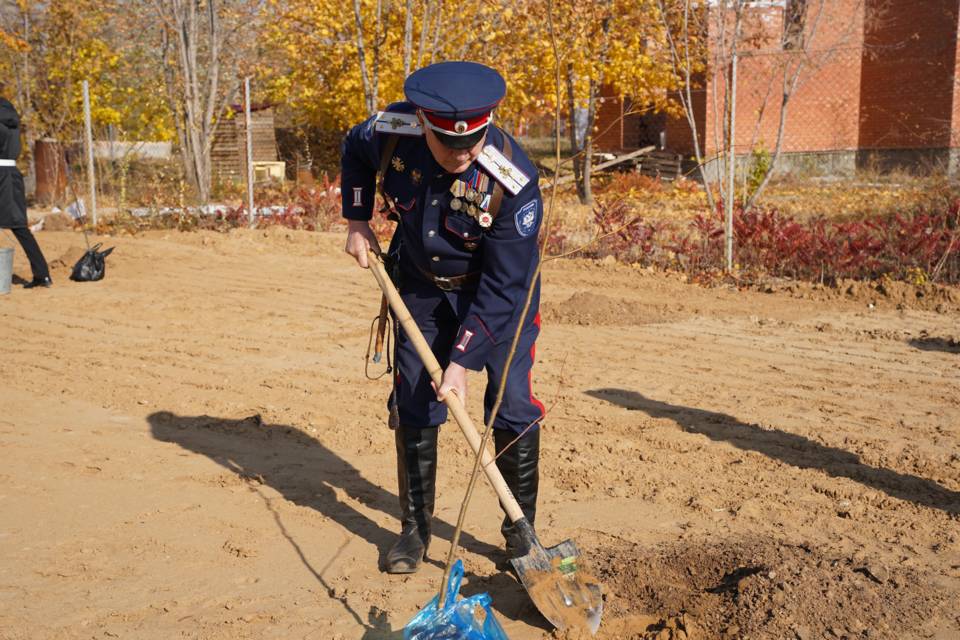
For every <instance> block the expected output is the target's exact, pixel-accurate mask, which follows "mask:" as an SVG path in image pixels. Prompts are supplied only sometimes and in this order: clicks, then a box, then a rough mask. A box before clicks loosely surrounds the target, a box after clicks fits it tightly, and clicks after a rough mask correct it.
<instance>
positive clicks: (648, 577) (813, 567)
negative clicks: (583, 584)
mask: <svg viewBox="0 0 960 640" xmlns="http://www.w3.org/2000/svg"><path fill="white" fill-rule="evenodd" d="M588 554H589V555H590V557H591V558H592V559H593V563H594V566H593V569H594V571H595V572H596V573H597V575H598V577H599V578H600V579H601V580H602V581H603V582H604V583H605V586H606V588H607V591H608V594H607V597H606V600H605V606H606V612H605V624H604V626H603V632H602V633H601V634H599V635H598V636H597V638H598V640H600V639H607V638H609V639H610V640H613V639H614V638H618V639H623V638H630V639H636V640H701V639H703V638H769V639H771V640H773V639H781V638H796V639H797V640H813V639H814V638H837V639H844V638H849V639H853V638H890V639H891V640H893V639H894V638H900V637H902V635H901V631H902V630H904V629H909V630H913V631H914V632H916V633H918V634H919V633H920V632H921V631H922V629H923V628H924V627H925V625H926V624H927V623H928V622H929V619H930V617H931V616H932V615H934V614H935V613H936V612H937V611H938V610H939V608H940V607H941V606H943V605H944V604H945V603H946V602H947V600H948V598H947V595H946V594H945V593H944V591H943V589H942V588H940V587H937V586H936V584H935V583H932V582H931V580H930V579H929V576H924V575H921V574H918V572H916V571H914V570H910V569H903V568H896V567H888V566H886V565H884V564H882V563H881V562H878V561H877V560H868V559H867V558H866V557H865V555H864V554H862V553H861V554H854V555H852V556H833V555H830V554H825V553H823V552H821V551H819V550H817V549H816V548H814V547H811V546H810V545H806V544H803V545H792V544H779V543H776V542H773V541H769V540H760V539H751V538H745V539H743V540H738V541H729V540H728V541H724V542H723V543H710V542H699V543H698V542H694V541H688V542H685V543H683V544H673V545H669V546H662V547H657V548H645V547H643V546H641V545H636V544H625V543H622V542H614V543H613V544H611V545H610V546H603V547H599V548H595V549H591V550H589V551H588ZM891 627H894V628H896V629H897V630H900V631H894V629H893V628H891ZM581 635H582V634H573V633H571V634H570V637H580V636H581ZM561 637H563V636H561ZM584 638H585V636H584Z"/></svg>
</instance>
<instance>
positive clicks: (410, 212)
mask: <svg viewBox="0 0 960 640" xmlns="http://www.w3.org/2000/svg"><path fill="white" fill-rule="evenodd" d="M387 110H388V111H390V112H403V113H414V112H415V107H414V106H413V105H411V104H410V103H397V104H394V105H391V106H390V107H388V109H387ZM375 120H376V117H372V118H370V119H369V120H367V121H365V122H363V123H361V124H359V125H357V126H355V127H354V128H353V129H351V130H350V131H349V133H347V136H346V138H345V139H344V142H343V147H342V156H341V170H342V175H341V188H342V194H343V216H344V217H345V218H347V219H349V220H370V219H371V217H372V213H373V207H374V200H375V197H376V174H377V171H378V169H379V167H380V161H381V150H382V148H383V145H385V144H386V142H387V138H388V137H389V136H390V135H392V134H388V133H381V132H377V131H375V128H374V121H375ZM507 143H509V144H511V145H512V158H511V161H512V162H513V164H514V165H515V167H516V168H517V169H519V170H520V171H521V172H523V173H524V174H526V175H527V177H529V178H530V181H529V182H528V183H527V184H526V186H524V187H523V189H522V190H521V191H520V192H519V193H518V194H517V195H515V196H512V195H511V194H510V192H509V191H506V190H504V193H503V200H502V202H501V205H500V210H499V212H498V213H497V216H496V218H495V219H494V221H493V224H492V225H491V226H490V227H489V228H488V229H483V228H482V227H481V226H480V224H479V223H478V222H477V221H476V220H475V219H474V218H472V217H470V216H469V215H467V214H466V213H464V212H463V211H454V210H453V209H451V208H450V201H451V199H452V194H451V193H450V187H451V184H452V183H453V182H454V180H455V179H456V178H458V177H460V178H463V179H465V180H468V181H474V182H475V181H476V177H477V175H476V172H478V171H483V172H485V173H486V171H485V170H484V169H483V168H482V167H481V166H480V165H479V164H477V163H476V162H475V163H473V165H471V167H470V168H469V169H468V170H467V171H465V172H464V173H463V174H462V175H461V176H455V175H452V174H449V173H447V172H446V171H444V170H443V169H442V168H441V167H440V166H439V165H438V164H437V163H436V161H435V160H434V159H433V155H432V154H431V153H430V150H429V148H428V147H427V143H426V140H425V139H424V138H423V137H420V136H400V137H399V139H398V143H397V146H396V149H395V150H394V152H393V154H392V158H391V162H390V164H389V165H388V170H387V172H386V176H385V179H384V191H386V193H387V194H388V195H389V196H391V197H392V198H393V200H394V201H395V202H396V205H397V210H398V213H399V215H400V223H399V227H398V229H397V231H396V233H395V235H394V239H393V242H392V243H391V251H397V250H398V251H399V256H400V265H401V272H402V282H408V279H414V280H417V281H419V282H418V283H417V284H418V286H419V285H420V284H421V283H428V282H429V280H428V279H427V278H426V277H425V276H424V274H423V273H422V272H423V271H426V272H427V273H430V274H433V275H435V276H459V275H463V274H466V273H474V272H478V273H479V274H480V277H479V282H478V283H477V284H474V285H472V286H469V287H466V288H463V289H459V290H454V291H449V292H446V296H447V298H448V299H449V301H450V304H451V306H452V307H453V309H454V311H455V313H456V315H457V318H458V319H459V321H460V324H461V327H460V330H459V333H458V335H457V338H456V340H455V341H454V344H453V347H452V348H451V351H450V354H449V355H450V360H451V361H452V362H456V363H458V364H460V365H462V366H464V367H466V368H467V369H472V370H474V371H480V370H482V369H483V368H484V366H485V365H486V364H487V363H488V360H489V359H490V356H491V354H492V352H493V349H494V347H495V346H497V345H500V344H502V343H503V342H507V343H508V344H509V341H510V340H511V339H512V338H513V333H514V331H515V330H516V327H517V323H518V321H519V315H520V312H521V310H522V309H523V303H524V301H525V299H526V294H527V287H528V286H529V285H530V279H531V276H532V274H533V273H534V271H535V270H536V266H537V261H538V259H539V255H538V249H537V233H538V231H539V229H540V223H541V221H542V219H543V203H542V201H541V198H540V188H539V186H538V180H537V171H536V168H535V167H534V165H533V164H532V163H531V162H530V160H529V158H527V156H526V154H525V153H524V152H523V150H522V149H521V148H520V146H519V145H518V144H517V143H516V142H514V141H513V139H512V138H510V136H508V135H507V134H506V133H504V132H503V131H501V130H500V129H498V128H497V127H495V126H493V125H490V127H489V129H488V133H487V139H486V142H485V145H491V144H492V145H495V146H496V147H497V149H501V150H502V149H503V148H504V145H505V144H507ZM488 175H489V174H488ZM493 182H494V178H493V177H492V176H491V177H490V184H489V188H488V191H492V189H493ZM433 286H435V285H433ZM534 286H535V289H536V290H535V292H534V296H533V299H532V301H531V305H530V312H529V314H528V316H527V322H528V323H529V322H532V321H533V319H534V317H535V316H536V314H537V312H538V309H539V306H540V304H539V303H540V300H539V281H538V282H537V283H535V284H534ZM402 288H403V287H402ZM412 313H414V315H416V314H415V312H413V311H412Z"/></svg>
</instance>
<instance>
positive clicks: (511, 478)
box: [493, 428, 540, 558]
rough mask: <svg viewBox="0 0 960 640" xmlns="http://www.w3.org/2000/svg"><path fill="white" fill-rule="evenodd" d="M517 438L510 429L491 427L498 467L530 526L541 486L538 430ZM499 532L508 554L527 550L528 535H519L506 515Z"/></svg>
mask: <svg viewBox="0 0 960 640" xmlns="http://www.w3.org/2000/svg"><path fill="white" fill-rule="evenodd" d="M516 437H517V434H516V433H514V432H513V431H506V430H503V429H494V431H493V441H494V446H495V448H496V451H497V468H498V469H500V473H501V474H502V475H503V479H504V481H506V483H507V486H508V487H510V491H511V492H512V493H513V496H514V497H515V498H516V499H517V503H518V504H519V505H520V509H521V510H522V511H523V515H524V516H525V517H526V520H527V522H528V523H529V524H530V527H531V528H532V527H533V523H534V521H535V520H536V517H537V493H538V489H539V486H540V475H539V463H540V429H539V428H538V429H536V430H535V431H528V432H527V433H526V434H525V435H524V436H523V437H522V438H520V439H519V440H517V441H516V442H513V440H514V438H516ZM504 449H506V450H505V451H504ZM501 452H502V453H501ZM500 532H501V533H502V534H503V538H504V540H505V542H506V548H507V556H508V557H510V558H518V557H520V556H524V555H526V554H528V553H529V552H530V545H529V537H524V536H523V535H521V533H520V532H519V531H518V530H517V527H516V526H515V525H514V524H513V523H512V522H510V519H509V518H504V519H503V525H502V526H501V527H500Z"/></svg>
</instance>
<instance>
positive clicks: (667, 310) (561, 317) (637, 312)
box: [540, 291, 683, 325]
mask: <svg viewBox="0 0 960 640" xmlns="http://www.w3.org/2000/svg"><path fill="white" fill-rule="evenodd" d="M540 312H541V313H542V314H543V317H544V319H545V320H547V321H549V322H558V323H561V324H578V325H642V324H656V323H660V322H667V321H669V320H675V319H678V318H680V317H682V315H683V313H682V311H681V310H680V308H678V305H669V304H649V303H645V302H638V301H631V300H624V299H622V298H611V297H609V296H605V295H602V294H598V293H591V292H585V291H581V292H577V293H575V294H573V295H572V296H570V297H569V298H568V299H567V300H565V301H564V302H562V303H560V304H555V303H551V302H546V303H544V304H543V305H541V307H540Z"/></svg>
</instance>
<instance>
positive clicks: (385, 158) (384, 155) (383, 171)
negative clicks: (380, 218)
mask: <svg viewBox="0 0 960 640" xmlns="http://www.w3.org/2000/svg"><path fill="white" fill-rule="evenodd" d="M399 141H400V136H399V135H397V134H396V133H392V134H390V135H388V136H387V141H386V143H384V145H383V151H381V152H380V170H379V171H377V193H379V194H380V197H381V198H383V204H384V206H385V207H386V209H387V210H388V213H387V218H388V219H390V220H393V219H394V217H396V218H397V219H398V220H399V216H398V215H397V213H396V209H395V207H394V205H393V199H392V198H391V197H390V196H389V195H387V192H386V191H384V189H383V182H384V178H385V177H386V175H387V171H389V169H390V158H392V157H393V152H394V151H396V149H397V142H399Z"/></svg>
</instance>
